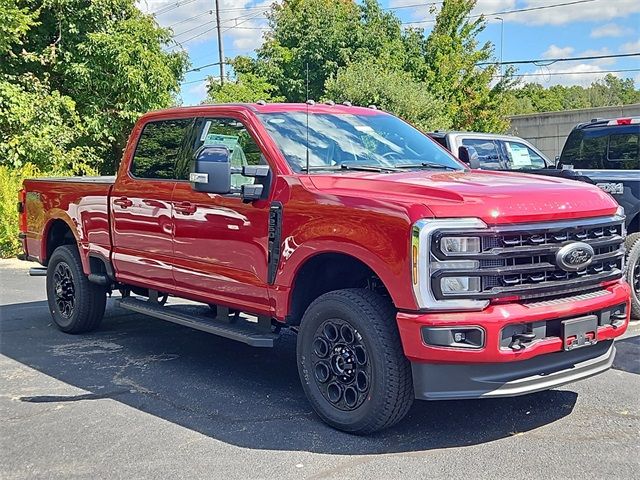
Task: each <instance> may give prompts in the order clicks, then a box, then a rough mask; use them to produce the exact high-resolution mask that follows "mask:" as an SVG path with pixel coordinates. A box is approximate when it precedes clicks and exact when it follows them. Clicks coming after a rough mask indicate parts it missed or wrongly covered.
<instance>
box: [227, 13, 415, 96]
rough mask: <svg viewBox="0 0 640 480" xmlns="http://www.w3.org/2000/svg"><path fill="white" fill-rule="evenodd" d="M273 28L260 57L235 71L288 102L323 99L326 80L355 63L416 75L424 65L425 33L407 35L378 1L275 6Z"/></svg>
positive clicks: (240, 62) (242, 61)
mask: <svg viewBox="0 0 640 480" xmlns="http://www.w3.org/2000/svg"><path fill="white" fill-rule="evenodd" d="M269 24H270V27H271V30H270V31H269V32H268V33H267V35H266V40H265V42H264V44H263V45H262V47H260V48H259V49H258V50H257V52H256V58H255V59H251V58H249V57H237V58H236V59H235V60H234V68H235V70H236V72H238V73H239V74H242V73H251V74H254V75H255V76H256V77H258V78H260V79H263V80H264V81H265V82H266V83H267V84H269V85H273V86H274V87H275V90H274V91H273V94H274V95H276V96H281V97H284V98H285V99H287V100H288V101H292V102H300V101H305V100H306V99H307V98H312V99H316V100H317V99H319V98H320V97H322V95H323V93H324V90H325V82H326V81H327V79H329V78H330V77H331V76H333V75H335V74H336V73H337V72H338V69H340V68H343V67H346V66H348V65H349V64H351V63H358V62H364V61H368V60H371V59H375V60H376V61H377V62H378V63H380V64H384V65H385V66H387V67H388V68H393V69H407V68H412V69H414V70H416V71H417V70H419V69H420V68H422V67H423V66H424V61H423V60H422V57H421V56H420V47H419V45H420V38H421V36H422V34H421V33H420V32H419V31H415V30H407V31H403V29H402V28H401V27H402V25H401V22H400V20H399V19H398V18H397V17H396V16H395V15H394V14H393V13H390V12H384V11H383V10H382V9H381V8H380V6H379V4H378V2H377V1H376V0H366V1H364V2H363V3H362V4H356V3H355V2H354V1H353V0H285V1H283V2H282V3H281V4H274V6H273V7H272V10H271V12H270V14H269ZM307 67H308V88H307ZM307 90H308V91H307Z"/></svg>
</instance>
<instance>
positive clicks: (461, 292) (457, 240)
mask: <svg viewBox="0 0 640 480" xmlns="http://www.w3.org/2000/svg"><path fill="white" fill-rule="evenodd" d="M486 229H487V225H486V224H485V223H484V222H483V221H482V220H480V219H478V218H459V219H443V220H438V219H432V220H426V219H425V220H420V221H418V222H416V224H415V225H414V227H413V235H412V244H411V253H412V264H411V271H412V277H413V290H414V293H415V297H416V301H417V303H418V306H419V307H420V308H421V309H432V310H482V309H483V308H485V307H486V306H487V305H488V304H489V302H488V301H487V300H476V299H473V298H464V297H465V295H475V294H478V293H481V291H482V281H481V278H480V276H479V275H478V276H475V275H473V271H474V270H478V269H479V268H480V262H479V261H478V260H473V259H460V258H459V257H460V256H463V257H464V255H474V254H479V253H481V250H482V244H481V241H480V235H477V234H476V235H473V234H474V233H476V232H477V233H480V232H482V231H486ZM449 256H458V258H457V259H450V258H447V257H449ZM455 270H458V271H460V273H458V272H457V271H455ZM447 271H448V272H450V273H449V275H447V273H448V272H447ZM462 271H464V273H463V272H462ZM470 273H471V275H470ZM432 282H433V284H432ZM436 290H437V291H438V292H437V296H436V293H435V291H436ZM443 297H445V298H443ZM446 297H449V298H446Z"/></svg>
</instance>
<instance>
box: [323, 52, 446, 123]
mask: <svg viewBox="0 0 640 480" xmlns="http://www.w3.org/2000/svg"><path fill="white" fill-rule="evenodd" d="M325 95H326V97H327V98H328V99H332V100H334V101H337V102H343V101H345V100H348V101H351V102H353V103H354V104H356V105H370V104H374V105H376V106H377V107H380V108H382V109H383V110H387V111H390V112H393V113H395V114H396V115H398V116H399V117H401V118H403V119H404V120H406V121H408V122H410V123H412V124H413V125H415V126H416V127H419V128H421V129H423V130H434V129H446V128H449V127H450V126H451V125H450V123H449V119H448V118H447V117H446V115H444V111H445V108H444V105H443V102H442V101H439V100H436V99H435V98H434V97H433V95H432V94H431V93H430V92H429V90H428V88H427V85H426V84H425V83H424V82H419V81H417V80H415V79H414V78H413V77H412V75H411V74H410V73H408V72H404V71H402V70H393V69H388V68H385V67H383V66H381V65H379V64H377V63H374V62H373V61H366V62H360V63H352V64H351V65H349V66H348V67H343V68H341V69H340V70H339V71H338V74H337V75H336V76H335V77H334V78H330V79H329V80H328V81H327V83H326V92H325Z"/></svg>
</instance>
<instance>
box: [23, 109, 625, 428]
mask: <svg viewBox="0 0 640 480" xmlns="http://www.w3.org/2000/svg"><path fill="white" fill-rule="evenodd" d="M19 212H20V227H21V234H20V236H21V238H22V242H23V249H24V254H23V255H22V258H24V259H28V260H33V261H37V262H39V263H41V264H42V265H43V266H44V267H45V268H46V276H47V297H48V302H49V309H50V311H51V315H52V317H53V320H54V321H55V323H56V325H57V326H58V327H59V328H60V329H61V330H63V331H65V332H69V333H81V332H88V331H91V330H94V329H96V328H98V326H99V324H100V321H101V319H102V316H103V313H104V309H105V303H106V296H107V294H108V293H111V292H113V291H119V292H120V296H119V297H118V298H119V300H118V301H119V302H120V305H121V306H122V307H123V308H127V309H130V310H133V311H136V312H141V313H144V314H147V315H150V316H152V317H155V318H159V319H162V320H166V321H171V322H175V323H179V324H182V325H187V326H190V327H193V328H197V329H200V330H203V331H206V332H210V333H213V334H216V335H221V336H224V337H227V338H229V339H233V340H237V341H241V342H244V343H247V344H249V345H253V346H256V347H271V346H273V345H274V341H275V339H276V338H277V336H278V334H279V333H280V332H281V331H282V329H285V328H290V329H292V330H293V331H295V332H296V333H297V353H296V355H297V358H296V361H297V364H298V370H299V373H300V379H301V382H302V386H303V389H304V391H305V393H306V395H307V398H308V399H309V401H310V403H311V405H312V406H313V408H314V409H315V411H316V412H317V413H318V415H319V416H320V417H321V418H322V419H323V420H324V421H326V422H327V423H329V424H330V425H332V426H334V427H336V428H339V429H342V430H345V431H349V432H353V433H360V434H364V433H370V432H373V431H376V430H379V429H381V428H385V427H388V426H390V425H392V424H394V423H395V422H397V421H399V420H400V419H402V417H403V416H404V415H405V414H406V412H407V411H408V409H409V407H410V405H411V403H412V401H413V400H414V399H421V400H438V399H456V398H478V399H479V398H491V397H501V396H513V395H520V394H524V393H529V392H535V391H539V390H544V389H548V388H552V387H555V386H558V385H562V384H565V383H568V382H572V381H575V380H578V379H582V378H586V377H588V376H591V375H594V374H597V373H599V372H602V371H604V370H606V369H608V368H609V367H610V366H611V364H612V362H613V358H614V355H615V346H614V344H613V339H614V338H616V337H618V336H620V335H622V334H623V333H624V331H625V330H626V328H627V324H628V321H629V310H630V308H629V292H630V291H629V286H628V285H627V283H626V282H625V281H624V279H623V278H622V277H623V255H624V249H623V242H624V227H623V225H624V216H623V214H622V210H621V209H620V208H619V206H618V205H617V204H616V202H615V201H614V200H613V199H612V198H611V197H610V196H609V195H608V194H606V193H604V192H603V191H602V190H600V189H598V188H597V187H595V186H590V185H582V184H578V183H576V182H572V181H568V180H564V179H557V178H546V177H542V176H530V175H525V174H520V173H503V172H489V171H473V170H470V169H468V168H467V167H466V166H465V165H463V164H462V163H460V162H459V161H458V160H457V159H455V158H454V157H453V156H452V155H451V154H450V153H449V152H447V151H446V150H445V149H443V148H441V147H440V146H439V145H437V144H436V143H435V142H433V141H432V140H431V139H429V138H428V137H427V136H425V135H424V134H422V133H420V132H419V131H417V130H415V129H414V128H413V127H411V126H409V125H408V124H406V123H405V122H403V121H401V120H399V119H398V118H396V117H394V116H392V115H389V114H387V113H384V112H381V111H379V110H375V109H369V108H360V107H352V106H347V105H344V106H343V105H316V104H264V103H256V104H237V105H215V106H214V105H203V106H198V107H188V108H176V109H171V110H165V111H158V112H152V113H149V114H147V115H145V116H143V117H142V118H141V119H140V120H139V121H138V122H137V124H136V125H135V127H134V128H133V131H132V132H131V135H130V138H129V142H128V145H127V148H126V150H125V153H124V157H123V159H122V162H121V165H120V168H119V171H118V174H117V176H116V177H115V178H112V177H99V178H68V179H51V178H49V179H37V180H27V181H25V183H24V189H23V190H22V191H21V192H20V199H19ZM183 299H186V300H189V301H191V302H187V304H185V302H184V300H183ZM193 302H198V303H197V304H194V303H193Z"/></svg>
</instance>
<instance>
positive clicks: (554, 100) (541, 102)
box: [509, 74, 640, 115]
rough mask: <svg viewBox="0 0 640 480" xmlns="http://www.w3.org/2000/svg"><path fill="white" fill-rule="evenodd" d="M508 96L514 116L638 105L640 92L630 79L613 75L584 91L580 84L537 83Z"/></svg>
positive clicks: (510, 110)
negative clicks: (546, 85)
mask: <svg viewBox="0 0 640 480" xmlns="http://www.w3.org/2000/svg"><path fill="white" fill-rule="evenodd" d="M509 95H510V97H511V98H510V109H509V113H511V114H513V115H518V114H525V113H536V112H556V111H561V110H574V109H577V108H593V107H606V106H611V105H627V104H630V103H640V90H637V89H636V88H635V86H634V82H633V80H632V79H630V78H626V79H622V78H618V77H616V76H614V75H612V74H608V75H606V76H605V77H604V78H603V79H602V80H598V81H596V82H593V83H592V84H591V85H590V86H589V87H586V88H585V87H582V86H580V85H571V86H564V85H554V86H552V87H549V88H544V87H543V86H542V85H539V84H537V83H527V84H525V85H523V86H522V88H517V89H513V90H512V91H511V92H510V94H509Z"/></svg>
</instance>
